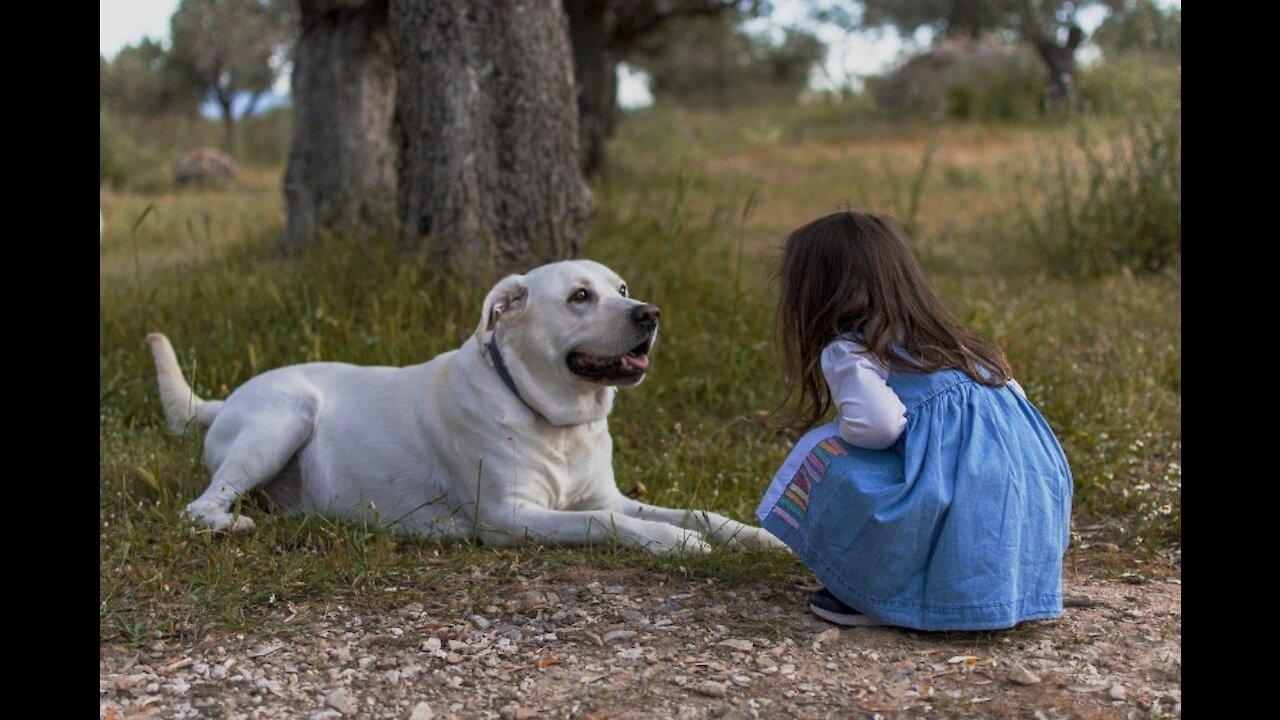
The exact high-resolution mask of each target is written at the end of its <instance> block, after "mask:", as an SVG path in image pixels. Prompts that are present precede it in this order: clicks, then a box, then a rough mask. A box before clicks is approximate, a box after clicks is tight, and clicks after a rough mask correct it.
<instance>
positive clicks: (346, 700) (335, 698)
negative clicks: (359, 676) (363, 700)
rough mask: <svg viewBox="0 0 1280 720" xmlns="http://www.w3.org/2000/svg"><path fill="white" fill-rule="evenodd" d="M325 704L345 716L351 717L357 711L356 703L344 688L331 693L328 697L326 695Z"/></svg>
mask: <svg viewBox="0 0 1280 720" xmlns="http://www.w3.org/2000/svg"><path fill="white" fill-rule="evenodd" d="M324 704H325V705H328V706H329V707H331V708H333V709H334V710H337V711H338V712H340V713H342V714H343V715H351V714H353V713H354V712H355V711H356V703H355V701H354V700H352V699H351V696H350V695H347V691H346V690H343V689H342V688H338V689H337V690H334V691H333V692H330V693H329V694H328V695H325V696H324Z"/></svg>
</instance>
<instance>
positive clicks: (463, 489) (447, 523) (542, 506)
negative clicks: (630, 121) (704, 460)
mask: <svg viewBox="0 0 1280 720" xmlns="http://www.w3.org/2000/svg"><path fill="white" fill-rule="evenodd" d="M583 289H585V290H586V291H587V294H588V295H589V300H585V301H584V300H583V299H582V296H581V295H578V296H577V298H576V299H575V298H574V295H575V294H576V293H578V291H579V290H583ZM639 306H645V304H644V303H641V302H640V301H637V300H633V299H631V298H629V297H626V296H625V290H623V283H622V280H621V278H619V277H618V275H617V274H615V273H614V272H613V271H612V270H610V269H608V268H607V267H605V266H603V265H601V264H599V263H595V262H591V261H583V260H580V261H568V262H560V263H553V264H550V265H544V266H542V267H539V268H536V269H534V270H532V271H530V272H529V273H527V274H525V275H511V276H508V277H507V278H505V279H503V280H502V281H501V282H499V283H498V284H497V285H496V286H495V287H494V288H493V290H491V291H490V292H489V294H488V296H487V297H486V298H485V301H484V306H483V310H482V313H481V320H480V325H479V327H478V328H477V329H476V333H475V337H474V338H472V339H468V340H467V342H465V343H464V344H463V345H462V347H460V348H458V349H457V350H453V351H450V352H446V353H444V354H442V355H439V356H437V357H436V358H434V359H432V360H431V361H429V362H426V363H423V364H421V365H414V366H410V367H404V368H395V367H357V366H354V365H347V364H341V363H308V364H305V365H293V366H289V367H284V368H279V369H276V370H272V371H270V372H266V373H263V374H262V375H258V376H256V377H254V378H252V379H250V380H249V381H248V382H246V383H245V384H244V385H242V386H241V387H239V388H237V389H236V390H235V391H234V392H233V393H232V394H231V396H230V397H228V398H227V399H226V401H225V402H219V401H208V400H202V399H200V398H198V397H196V396H195V395H194V393H192V391H191V388H190V386H189V385H188V384H187V382H186V380H184V379H183V377H182V372H181V370H180V368H179V367H178V361H177V357H176V356H175V355H174V352H173V348H172V347H171V346H170V344H169V341H168V340H167V339H166V338H165V337H164V336H163V335H161V334H159V333H153V334H152V335H150V336H149V337H148V341H149V343H150V345H151V348H152V351H153V352H154V354H155V360H156V368H157V374H158V377H159V383H160V396H161V399H162V401H163V405H164V410H165V417H166V420H167V423H168V426H169V429H170V430H171V431H172V432H176V433H181V432H184V431H185V430H186V429H187V428H188V427H190V426H191V425H193V424H196V425H201V426H207V427H208V428H209V432H208V436H207V437H206V439H205V461H206V463H207V465H208V467H209V469H210V472H211V473H212V476H213V477H212V482H211V483H210V485H209V488H208V489H207V490H206V491H205V492H204V494H203V495H201V496H200V497H199V498H197V499H196V500H195V501H193V502H192V503H191V504H189V505H188V506H187V512H188V513H189V514H190V515H191V516H192V517H194V518H195V519H197V520H198V521H200V522H203V523H204V524H206V525H208V526H210V527H212V528H214V529H217V530H230V531H246V530H251V529H252V528H253V521H252V520H250V519H249V518H248V517H246V516H244V515H240V514H238V513H235V512H233V504H234V503H235V501H236V499H237V498H238V497H239V496H240V495H242V494H244V493H246V492H249V491H250V490H254V489H259V490H263V491H264V492H265V494H266V495H267V496H268V497H269V498H270V499H271V500H272V501H273V502H274V503H275V504H276V505H277V506H279V507H280V508H281V509H283V510H284V511H285V512H290V513H293V512H317V513H321V514H323V515H325V516H328V517H332V518H339V519H348V520H366V521H374V522H379V523H387V524H390V525H392V526H393V527H395V528H397V529H400V530H403V531H406V532H410V533H414V534H418V535H422V536H426V537H430V538H435V539H439V540H446V541H447V540H460V539H468V538H476V539H480V540H482V541H483V542H486V543H492V544H498V545H509V544H516V543H520V542H523V541H526V540H530V541H536V542H543V543H552V544H588V543H606V542H613V541H617V542H619V543H621V544H624V545H628V546H634V547H641V548H644V549H646V550H649V551H651V552H669V551H679V550H685V551H695V552H696V551H706V550H707V549H709V548H708V545H707V542H706V541H707V539H708V537H709V538H710V539H714V540H718V541H725V542H729V543H735V544H745V545H753V546H762V545H763V546H774V547H783V545H782V543H780V542H779V541H778V540H777V539H776V538H774V537H773V536H772V535H770V534H769V533H767V532H765V531H764V530H761V529H759V528H754V527H749V526H746V525H743V524H742V523H739V522H736V521H734V520H730V519H729V518H726V517H723V516H721V515H717V514H715V513H711V512H705V511H690V510H677V509H671V508H664V507H658V506H654V505H649V504H646V503H642V502H639V501H637V500H633V499H631V498H629V497H627V496H626V495H624V494H622V493H621V492H619V490H618V487H617V485H616V483H615V481H614V474H613V442H612V440H611V438H610V436H609V426H608V420H607V416H608V414H609V411H610V410H611V409H612V407H613V400H614V395H615V393H616V389H615V388H614V387H611V386H609V385H607V384H603V383H601V382H593V381H589V380H587V379H585V378H583V377H582V376H580V375H578V374H575V373H574V372H572V371H571V370H570V368H569V364H568V362H567V358H568V356H569V354H570V353H571V352H582V353H587V354H589V355H591V356H595V357H613V356H621V355H623V354H624V353H627V352H628V351H629V350H632V349H634V348H636V347H637V346H638V345H640V344H641V343H644V342H648V343H652V341H653V340H654V338H655V336H656V334H657V322H656V317H655V318H654V319H653V320H652V322H649V323H648V325H649V327H644V324H642V323H640V322H638V321H637V320H636V319H635V318H634V317H633V315H634V313H635V309H636V308H637V307H639ZM646 307H652V306H646ZM653 310H654V311H656V308H653ZM495 340H496V341H497V342H498V343H499V347H500V349H501V352H502V355H503V358H504V359H505V361H506V364H507V366H508V367H509V370H510V373H511V376H512V378H513V379H514V382H515V385H516V387H517V389H518V390H519V393H520V396H521V397H523V401H522V400H521V399H520V398H518V397H517V396H516V395H515V394H514V393H513V392H512V391H511V389H510V388H508V387H507V386H506V385H505V384H504V383H503V381H502V379H501V378H500V376H499V374H498V372H497V370H496V369H495V367H494V363H493V362H492V360H491V359H490V355H489V353H488V352H487V343H489V342H490V341H495ZM633 369H634V368H633ZM641 377H642V376H641ZM639 379H640V377H636V378H630V379H628V381H627V383H626V384H634V383H635V382H639ZM525 402H527V403H528V405H526V404H525ZM535 411H536V412H535Z"/></svg>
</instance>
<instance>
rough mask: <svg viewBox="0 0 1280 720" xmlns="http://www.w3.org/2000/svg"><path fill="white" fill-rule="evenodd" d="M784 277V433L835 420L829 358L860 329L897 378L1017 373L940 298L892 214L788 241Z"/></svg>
mask: <svg viewBox="0 0 1280 720" xmlns="http://www.w3.org/2000/svg"><path fill="white" fill-rule="evenodd" d="M775 281H777V282H778V284H779V290H780V295H781V297H780V298H779V300H778V311H777V314H776V315H775V317H774V322H773V338H774V342H775V343H776V345H777V347H778V350H779V356H780V360H781V364H782V368H783V372H784V374H785V376H786V387H787V394H786V396H785V397H784V398H783V400H782V403H781V404H779V406H778V407H777V409H775V410H774V411H773V415H772V416H771V420H772V421H773V424H774V425H775V426H777V427H782V428H790V429H805V428H808V427H812V426H813V425H815V424H817V422H818V421H819V420H821V419H822V418H823V417H824V416H825V415H826V414H827V411H828V410H829V409H830V408H831V395H830V392H829V390H828V389H827V383H826V379H825V378H824V377H823V374H822V366H821V363H820V358H821V355H822V350H823V349H824V348H825V347H826V346H827V345H828V344H830V343H831V342H832V341H834V340H835V339H836V338H837V337H838V336H839V335H841V334H842V333H847V332H853V333H857V334H858V335H859V336H860V339H861V341H862V343H863V344H865V345H866V346H867V352H868V353H869V354H870V355H871V356H872V357H874V358H875V359H876V360H878V361H879V362H880V363H881V364H882V365H884V366H885V367H887V368H889V369H890V371H891V372H892V371H894V370H898V371H906V372H936V371H938V370H942V369H944V368H955V369H958V370H962V371H964V372H965V373H966V374H968V375H969V377H971V378H973V379H974V380H976V381H977V382H979V383H982V384H983V385H989V386H992V387H1001V386H1003V385H1004V384H1005V383H1006V382H1007V381H1008V379H1009V378H1011V377H1012V376H1013V371H1012V368H1011V367H1010V366H1009V361H1008V359H1006V358H1005V356H1004V352H1002V351H1001V350H1000V348H999V346H997V345H996V344H995V343H994V342H991V341H990V340H987V339H986V338H983V337H982V336H980V335H978V334H977V333H975V332H973V331H972V330H970V329H969V328H967V327H965V326H964V324H963V323H961V322H960V321H959V320H958V319H957V318H956V316H955V315H953V314H951V312H950V311H949V310H947V308H946V306H944V305H943V304H942V301H941V300H939V299H938V296H937V294H936V293H934V291H933V288H932V287H930V286H929V281H928V280H927V279H926V278H925V275H924V270H923V269H922V268H921V267H920V262H919V260H917V259H916V256H915V254H914V253H913V252H912V251H911V248H910V246H909V245H908V243H907V238H906V234H905V233H904V232H903V230H902V228H901V227H899V226H898V224H897V223H896V222H894V221H893V220H891V219H889V218H886V217H882V216H879V215H872V214H869V213H863V212H856V211H852V210H846V211H843V212H838V213H834V214H832V215H828V216H826V217H823V218H819V219H817V220H814V221H813V222H811V223H809V224H807V225H805V226H804V227H802V228H800V229H798V230H796V231H795V232H793V233H791V235H790V236H788V237H787V240H786V243H785V245H784V246H783V251H782V263H781V266H780V268H779V270H778V274H777V276H776V278H775Z"/></svg>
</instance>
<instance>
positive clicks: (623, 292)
mask: <svg viewBox="0 0 1280 720" xmlns="http://www.w3.org/2000/svg"><path fill="white" fill-rule="evenodd" d="M618 292H620V293H622V297H626V296H627V284H626V283H622V287H620V288H618Z"/></svg>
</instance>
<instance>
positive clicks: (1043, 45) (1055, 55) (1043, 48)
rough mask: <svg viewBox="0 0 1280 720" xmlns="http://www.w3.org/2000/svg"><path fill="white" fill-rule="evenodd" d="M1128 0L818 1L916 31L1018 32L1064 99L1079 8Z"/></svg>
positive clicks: (859, 19)
mask: <svg viewBox="0 0 1280 720" xmlns="http://www.w3.org/2000/svg"><path fill="white" fill-rule="evenodd" d="M1122 2H1123V0H862V3H861V6H862V7H861V10H862V12H861V14H860V15H859V14H858V13H853V12H850V11H849V8H848V6H847V5H848V4H847V3H819V6H818V7H819V8H820V10H819V14H820V15H822V16H823V17H826V18H828V19H833V20H837V21H843V24H846V25H857V26H860V27H883V26H892V27H895V28H897V29H898V30H900V31H902V32H904V33H907V34H911V33H914V32H915V31H916V30H917V29H919V28H921V27H928V28H931V29H932V30H933V31H934V34H935V36H936V37H955V36H968V37H971V38H977V37H979V36H981V35H983V34H985V33H988V32H1000V31H1006V32H1016V33H1019V34H1021V35H1022V37H1023V38H1024V39H1025V40H1026V41H1027V42H1029V43H1030V44H1031V45H1032V46H1033V47H1034V48H1035V50H1036V53H1037V54H1038V55H1039V57H1040V60H1041V61H1042V62H1043V63H1044V66H1045V70H1046V71H1047V73H1048V79H1049V99H1050V101H1055V102H1056V101H1059V100H1062V99H1065V98H1066V97H1067V96H1068V95H1069V93H1070V91H1071V87H1072V85H1073V83H1074V81H1075V74H1076V57H1075V53H1076V49H1077V48H1079V47H1080V44H1081V43H1082V42H1083V41H1084V39H1085V34H1084V31H1083V30H1082V29H1081V28H1080V26H1079V24H1078V23H1077V22H1076V16H1077V14H1078V13H1079V11H1080V10H1081V9H1082V8H1084V7H1086V6H1088V5H1096V4H1099V3H1101V4H1104V5H1107V6H1108V7H1111V8H1115V7H1118V6H1119V5H1120V4H1121V3H1122Z"/></svg>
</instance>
